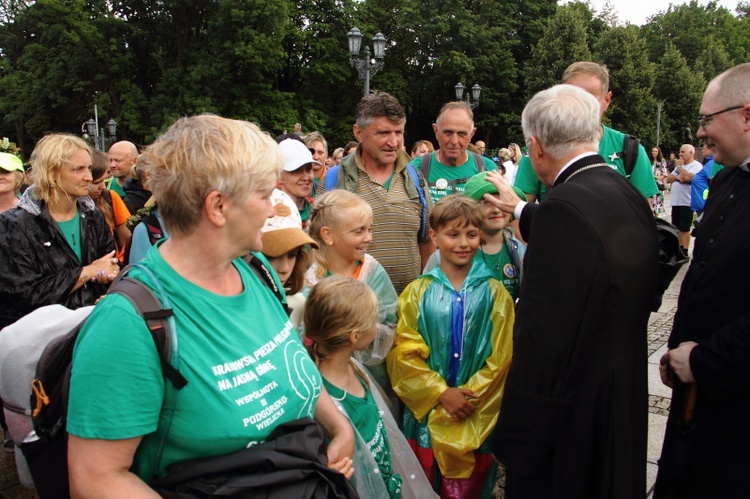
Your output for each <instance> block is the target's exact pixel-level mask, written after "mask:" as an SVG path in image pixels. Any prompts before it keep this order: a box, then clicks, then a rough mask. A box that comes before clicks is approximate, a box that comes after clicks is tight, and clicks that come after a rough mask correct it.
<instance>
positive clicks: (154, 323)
mask: <svg viewBox="0 0 750 499" xmlns="http://www.w3.org/2000/svg"><path fill="white" fill-rule="evenodd" d="M109 293H120V294H121V295H123V296H125V297H126V298H127V299H128V300H129V301H130V302H131V303H132V304H133V307H135V310H136V312H138V315H140V316H141V317H143V320H144V321H146V326H147V327H148V330H149V332H150V333H151V338H153V340H154V344H155V345H156V350H157V352H159V360H160V361H161V368H162V371H163V372H164V376H165V377H166V378H167V379H168V380H169V381H170V382H171V383H172V385H174V387H175V388H177V389H178V390H180V389H182V388H183V387H184V386H185V385H187V380H186V379H185V377H184V376H183V375H182V374H180V371H178V370H177V369H175V367H174V366H172V364H170V362H169V360H170V358H171V355H172V343H171V341H170V339H169V322H168V320H167V319H168V318H169V317H171V316H173V315H174V312H173V311H172V309H164V308H162V306H161V303H160V302H159V300H158V299H157V298H156V296H155V295H154V293H153V292H152V291H151V289H150V288H149V287H148V286H146V285H145V284H143V283H142V282H141V281H139V280H137V279H133V278H131V277H123V278H121V279H119V280H118V281H116V282H114V283H113V284H112V286H111V287H110V288H109Z"/></svg>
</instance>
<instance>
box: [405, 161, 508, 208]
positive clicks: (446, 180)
mask: <svg viewBox="0 0 750 499" xmlns="http://www.w3.org/2000/svg"><path fill="white" fill-rule="evenodd" d="M430 155H431V156H430V178H428V179H427V183H428V185H429V186H430V196H432V201H433V203H437V202H438V201H439V200H440V198H442V197H443V196H447V195H448V194H453V193H463V192H464V186H465V185H466V182H467V181H468V180H469V179H470V178H471V177H473V176H474V175H476V174H477V173H479V169H478V168H477V162H476V159H475V158H474V155H473V154H472V153H469V159H467V160H466V162H465V163H464V164H462V165H458V166H448V165H445V164H443V163H441V162H440V161H438V158H437V152H431V153H430ZM480 157H481V158H482V162H484V169H485V170H497V165H496V164H495V162H494V161H492V160H491V159H489V158H485V157H484V156H480ZM410 164H411V165H412V166H414V168H416V169H417V170H420V166H421V164H422V157H421V156H420V157H417V158H415V159H413V160H412V161H411V163H410ZM455 180H459V182H455Z"/></svg>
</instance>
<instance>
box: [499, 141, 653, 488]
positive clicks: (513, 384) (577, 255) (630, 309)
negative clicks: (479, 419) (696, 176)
mask: <svg viewBox="0 0 750 499" xmlns="http://www.w3.org/2000/svg"><path fill="white" fill-rule="evenodd" d="M597 165H603V166H597ZM529 206H531V205H527V208H528V207H529ZM527 215H528V214H527V212H526V209H524V212H523V215H522V220H521V222H522V224H523V222H524V220H523V218H524V217H526V216H527ZM530 227H531V231H530V235H531V238H530V239H529V246H528V249H527V251H526V257H525V268H524V280H523V282H522V284H521V292H520V297H519V303H518V309H517V312H516V321H515V330H514V337H513V342H514V344H513V361H512V363H511V366H510V372H509V373H508V379H507V381H506V384H505V394H504V396H503V402H502V406H501V408H500V416H499V420H498V423H497V427H496V429H495V434H494V438H493V441H492V450H493V453H494V454H495V456H496V457H497V458H498V459H499V460H500V462H502V463H503V464H505V466H506V468H507V473H508V474H507V480H508V481H507V483H506V497H509V498H510V497H548V498H561V499H562V498H573V497H575V498H577V499H587V498H588V499H594V498H596V499H606V498H610V499H615V498H620V499H625V498H628V499H629V498H633V497H642V496H643V494H644V493H643V484H644V483H646V467H645V466H644V459H645V457H646V437H647V431H648V419H647V417H648V413H647V407H648V405H647V404H648V387H647V376H646V360H647V358H646V357H647V353H646V345H647V336H646V329H647V324H648V318H649V309H650V306H651V303H652V301H653V295H654V290H655V288H656V276H657V268H658V267H657V258H658V247H657V239H656V228H655V225H654V221H653V216H652V214H651V212H650V210H649V208H648V206H647V204H646V202H645V201H644V199H643V196H642V195H641V193H640V192H638V191H637V190H636V189H635V188H634V187H633V186H632V185H631V184H630V183H629V182H627V181H626V180H625V179H624V178H623V177H622V176H621V175H619V174H617V173H616V172H615V171H613V170H612V169H611V168H610V167H609V166H607V165H606V163H605V162H604V159H603V158H602V157H601V156H598V155H592V156H587V157H584V158H581V159H579V160H578V161H577V162H576V163H574V164H572V165H571V166H570V167H569V168H568V169H566V170H565V171H564V172H563V173H562V174H561V175H560V177H559V178H558V179H557V181H556V182H555V185H554V186H553V188H552V189H551V190H550V192H549V193H548V195H547V197H545V198H544V201H542V203H541V204H539V206H538V208H536V213H535V214H534V218H533V221H531V224H530Z"/></svg>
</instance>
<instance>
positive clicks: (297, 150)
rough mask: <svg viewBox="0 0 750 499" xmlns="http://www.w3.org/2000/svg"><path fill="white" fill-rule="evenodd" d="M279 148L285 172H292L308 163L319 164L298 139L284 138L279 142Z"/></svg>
mask: <svg viewBox="0 0 750 499" xmlns="http://www.w3.org/2000/svg"><path fill="white" fill-rule="evenodd" d="M279 149H281V155H282V156H284V171H286V172H293V171H294V170H296V169H298V168H300V167H302V166H305V165H306V164H309V163H315V164H316V165H320V163H319V162H318V161H315V160H314V159H313V156H312V153H311V152H310V149H308V148H307V146H306V145H305V144H304V143H303V142H301V141H299V140H296V139H284V140H282V141H281V142H279ZM321 166H322V165H321Z"/></svg>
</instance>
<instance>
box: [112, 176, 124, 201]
mask: <svg viewBox="0 0 750 499" xmlns="http://www.w3.org/2000/svg"><path fill="white" fill-rule="evenodd" d="M109 190H110V191H115V192H116V193H117V194H119V195H120V197H121V198H124V197H125V189H123V188H122V186H121V185H120V184H118V183H117V179H115V178H114V177H112V181H111V182H110V183H109Z"/></svg>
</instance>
